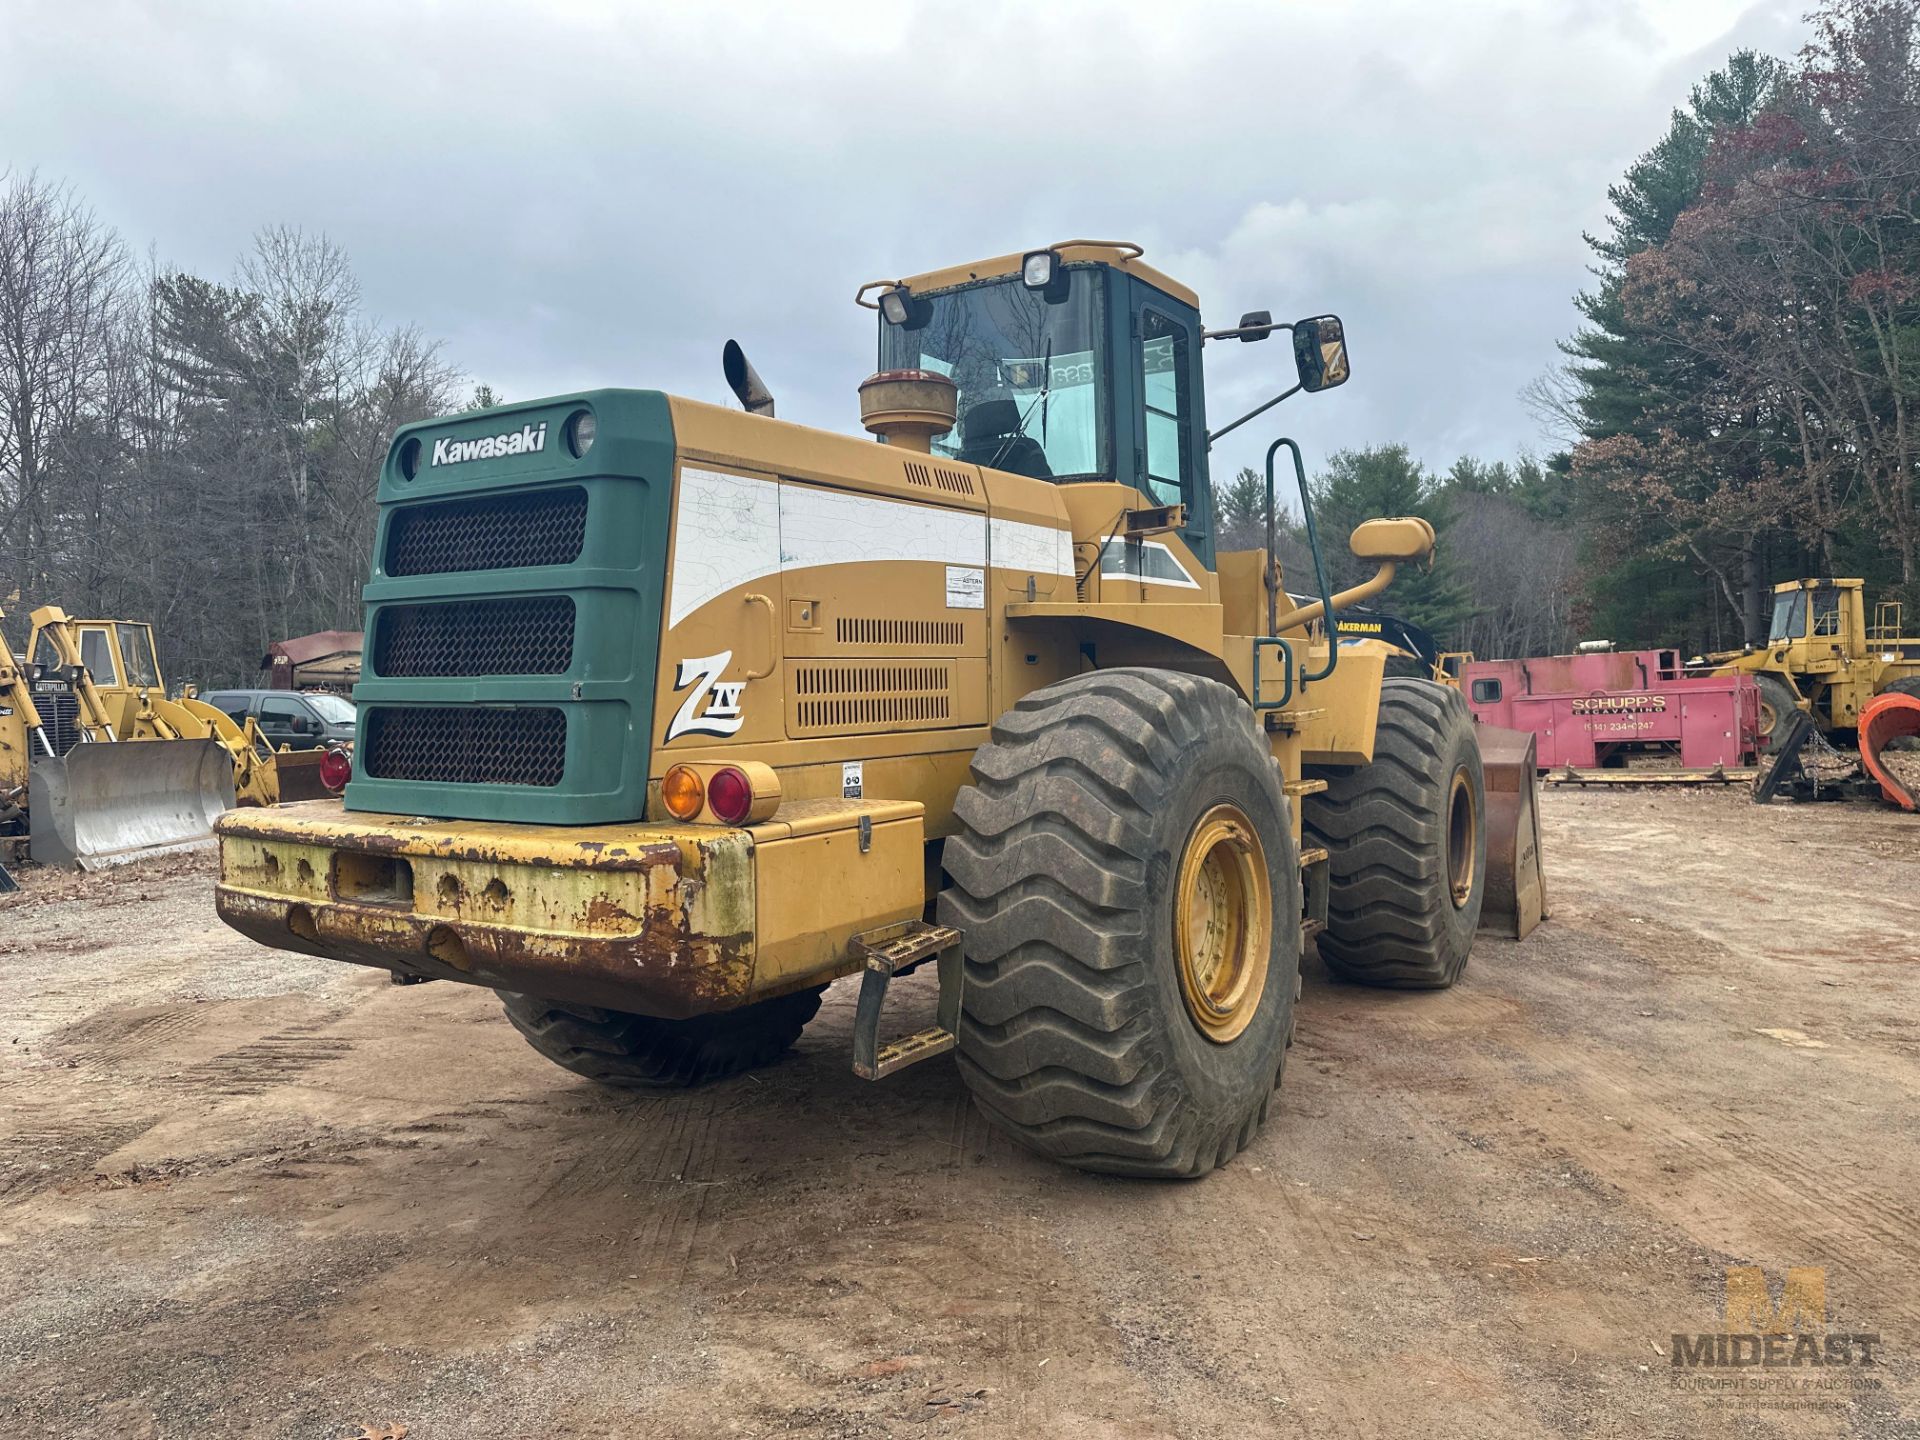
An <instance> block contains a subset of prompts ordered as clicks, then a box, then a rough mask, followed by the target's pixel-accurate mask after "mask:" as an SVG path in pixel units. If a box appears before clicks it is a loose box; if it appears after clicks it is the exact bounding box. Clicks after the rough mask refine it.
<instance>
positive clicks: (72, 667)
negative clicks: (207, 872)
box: [0, 606, 279, 869]
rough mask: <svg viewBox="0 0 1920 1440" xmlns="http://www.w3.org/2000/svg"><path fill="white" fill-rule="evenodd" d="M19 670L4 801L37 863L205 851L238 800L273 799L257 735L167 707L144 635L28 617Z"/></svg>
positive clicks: (9, 691)
mask: <svg viewBox="0 0 1920 1440" xmlns="http://www.w3.org/2000/svg"><path fill="white" fill-rule="evenodd" d="M29 618H30V621H31V624H32V630H31V632H30V634H29V637H28V641H27V647H26V651H25V657H26V658H25V659H24V661H20V662H16V661H14V660H13V659H12V657H11V654H10V653H9V655H8V658H7V660H6V662H5V666H4V669H3V670H0V695H4V697H5V703H4V704H0V712H4V713H0V793H6V794H11V795H12V796H13V797H14V803H13V814H12V821H13V825H14V828H15V829H25V830H26V832H27V834H28V837H29V853H30V856H31V858H32V859H33V860H35V861H36V862H38V863H40V864H45V865H62V866H79V867H81V868H83V869H94V868H98V867H99V866H102V865H108V864H114V863H118V862H120V861H123V860H131V859H136V858H139V857H142V856H146V855H153V854H158V853H165V852H168V851H173V850H181V849H190V848H196V847H204V846H208V845H211V844H212V843H213V821H214V819H215V818H216V817H217V816H218V815H219V814H220V813H221V812H222V811H223V810H227V809H230V808H231V807H232V806H233V805H234V804H235V803H236V800H238V801H240V802H242V803H246V804H255V805H271V804H274V803H276V801H277V800H278V798H279V776H278V774H277V773H276V772H277V765H276V757H273V756H270V755H269V754H267V752H266V750H265V747H264V746H262V745H261V744H260V741H259V736H258V735H257V734H256V733H252V732H251V731H249V730H247V729H243V728H242V727H240V726H237V725H235V724H234V722H233V721H232V720H231V719H229V718H228V717H227V716H226V715H225V714H223V713H221V712H220V711H218V710H216V709H214V708H213V707H212V706H210V705H206V704H203V703H202V702H200V701H198V700H195V699H193V698H191V697H182V698H180V699H168V698H167V695H166V686H165V682H164V680H163V679H162V677H161V675H160V671H159V667H158V665H157V663H156V661H155V657H154V649H153V635H152V631H151V630H150V629H149V627H148V626H146V625H144V624H141V623H138V622H134V621H127V620H73V619H70V618H69V617H68V616H67V614H66V612H65V611H63V610H61V609H60V608H59V607H58V606H44V607H42V608H40V609H38V610H35V611H34V612H33V613H32V615H31V616H30V617H29Z"/></svg>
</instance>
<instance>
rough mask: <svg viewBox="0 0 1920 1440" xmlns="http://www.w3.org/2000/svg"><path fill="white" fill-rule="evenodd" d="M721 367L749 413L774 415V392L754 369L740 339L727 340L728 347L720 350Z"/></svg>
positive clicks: (742, 405) (742, 406)
mask: <svg viewBox="0 0 1920 1440" xmlns="http://www.w3.org/2000/svg"><path fill="white" fill-rule="evenodd" d="M720 368H721V370H723V371H724V372H725V373H726V377H727V384H728V385H730V386H731V387H733V393H734V394H735V395H736V396H738V397H739V399H740V405H741V408H742V409H744V410H745V411H746V412H747V413H748V414H749V415H766V416H769V417H771V416H772V414H773V392H772V391H771V390H769V389H767V387H766V382H764V381H763V380H761V378H760V376H759V374H758V372H756V371H755V370H754V368H753V365H752V363H751V362H750V361H749V360H748V359H747V352H746V351H744V350H742V349H741V348H740V342H739V341H738V340H729V341H727V345H726V348H725V349H724V350H722V351H721V352H720Z"/></svg>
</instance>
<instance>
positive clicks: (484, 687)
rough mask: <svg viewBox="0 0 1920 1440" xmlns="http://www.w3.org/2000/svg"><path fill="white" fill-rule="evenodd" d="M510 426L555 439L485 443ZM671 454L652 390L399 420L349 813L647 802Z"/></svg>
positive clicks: (529, 818) (388, 472)
mask: <svg viewBox="0 0 1920 1440" xmlns="http://www.w3.org/2000/svg"><path fill="white" fill-rule="evenodd" d="M583 409H584V410H590V411H591V412H592V413H593V416H594V419H595V422H596V425H595V430H596V435H595V439H594V443H593V446H592V448H591V449H590V450H589V451H588V452H587V454H586V455H584V456H575V455H574V454H572V452H571V450H570V449H569V448H568V446H567V444H566V441H565V439H564V437H565V435H566V434H567V433H568V429H567V423H566V422H567V420H568V418H569V417H570V416H571V415H573V414H575V413H577V412H578V411H580V410H583ZM501 435H511V436H516V437H525V436H533V435H539V436H541V437H543V442H544V443H543V444H541V445H540V446H539V448H535V447H534V446H532V445H530V444H527V443H525V442H524V441H516V443H514V444H511V445H507V444H496V445H492V446H489V445H487V444H485V443H484V442H485V441H486V440H487V439H488V438H489V437H495V436H501ZM475 441H480V442H482V443H481V444H478V445H476V444H474V443H472V442H475ZM443 457H444V458H443ZM673 459H674V455H673V423H672V417H671V413H670V412H669V410H668V408H667V402H666V397H665V396H663V395H661V394H659V393H657V392H654V391H641V390H597V391H591V392H588V393H585V394H580V395H569V396H563V397H560V398H558V399H553V400H541V401H536V402H533V403H530V404H527V405H513V406H504V407H501V408H498V409H494V410H487V411H479V412H475V413H474V414H471V415H459V416H454V417H450V418H448V419H444V420H435V421H429V422H427V423H425V424H422V425H416V426H410V427H408V428H407V429H405V430H402V431H401V432H400V433H399V434H398V435H396V436H395V437H394V442H393V446H392V448H391V450H390V451H389V460H388V463H387V466H386V468H385V469H384V470H383V472H382V474H381V478H380V497H379V498H380V521H379V525H378V527H377V530H376V534H375V538H374V552H373V553H374V565H373V573H372V576H371V578H370V579H369V581H368V583H367V586H366V591H365V595H366V602H367V614H366V633H367V638H368V666H367V671H366V673H365V675H364V676H363V677H362V679H361V681H360V683H359V685H358V686H357V687H355V690H354V700H355V702H356V704H357V705H358V707H359V710H360V733H359V743H358V744H357V745H356V746H355V747H354V748H355V758H354V774H353V779H352V781H351V782H350V783H349V784H348V785H347V792H346V804H347V808H348V809H349V810H365V811H377V812H381V813H386V814H403V815H425V816H433V817H437V818H446V819H474V820H513V821H525V822H529V823H538V824H553V825H604V824H611V823H618V822H621V821H631V820H639V819H642V818H643V817H644V816H645V813H646V790H647V784H646V769H647V738H648V736H649V734H650V733H651V730H652V717H653V692H654V684H655V679H656V675H657V672H658V668H659V646H660V629H661V612H662V608H663V604H664V601H665V597H666V559H667V540H668V530H669V527H670V524H671V520H672V504H673Z"/></svg>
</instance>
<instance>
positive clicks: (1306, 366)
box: [856, 240, 1347, 567]
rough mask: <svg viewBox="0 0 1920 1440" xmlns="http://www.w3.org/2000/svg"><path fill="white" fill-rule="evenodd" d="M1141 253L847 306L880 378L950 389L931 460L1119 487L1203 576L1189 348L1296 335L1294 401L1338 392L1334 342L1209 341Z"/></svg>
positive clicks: (1327, 324)
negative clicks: (933, 382) (864, 315)
mask: <svg viewBox="0 0 1920 1440" xmlns="http://www.w3.org/2000/svg"><path fill="white" fill-rule="evenodd" d="M1142 253H1143V252H1142V251H1141V249H1140V247H1139V246H1138V245H1133V244H1128V243H1124V242H1123V243H1106V242H1096V241H1085V240H1074V241H1065V242H1062V243H1060V244H1058V245H1054V246H1050V247H1049V248H1047V249H1045V250H1035V251H1028V252H1026V253H1025V254H1019V255H1003V256H1000V257H998V258H997V259H993V260H985V261H980V262H978V263H975V264H972V265H965V266H957V267H954V268H952V269H948V270H941V271H934V272H930V273H928V274H925V275H919V276H914V277H911V278H909V279H905V280H885V281H874V282H871V283H870V284H868V285H865V286H862V287H861V291H860V294H859V295H858V296H856V299H858V300H859V302H860V303H861V304H863V305H867V306H869V307H870V308H873V309H877V310H878V311H879V312H880V346H879V374H878V375H877V376H876V377H875V378H876V379H880V378H882V377H888V376H901V375H910V374H913V373H916V372H918V373H921V374H926V375H927V376H928V378H929V379H931V377H932V376H935V375H937V376H944V377H946V378H947V379H948V380H950V381H951V382H952V383H953V386H954V389H955V391H956V399H955V415H956V417H957V418H956V423H955V424H954V425H953V428H952V429H951V430H949V431H947V432H946V433H944V434H939V435H935V436H934V437H933V439H932V442H931V444H932V450H933V453H934V454H936V455H944V456H948V457H951V458H953V459H955V460H959V461H961V462H964V463H967V464H975V465H981V466H985V467H987V468H989V469H994V470H1005V471H1010V472H1012V473H1014V474H1017V475H1026V476H1030V477H1032V478H1033V479H1036V480H1049V481H1053V482H1056V483H1060V484H1071V483H1075V482H1081V481H1091V480H1105V481H1118V482H1119V483H1121V484H1125V485H1131V486H1132V487H1133V488H1134V489H1136V490H1138V491H1140V492H1141V493H1142V494H1143V495H1145V496H1147V497H1148V498H1149V499H1150V500H1151V501H1152V502H1153V503H1154V504H1156V505H1165V506H1182V507H1184V517H1185V525H1184V526H1183V528H1182V533H1183V535H1184V537H1185V539H1186V541H1187V543H1188V545H1189V546H1190V547H1191V548H1192V549H1193V551H1194V552H1195V554H1196V555H1197V556H1199V557H1200V559H1201V561H1202V563H1204V564H1206V565H1208V566H1209V567H1211V566H1212V564H1213V513H1212V510H1213V505H1212V487H1211V485H1210V484H1209V483H1208V473H1207V446H1208V440H1209V437H1208V433H1207V416H1206V399H1205V390H1204V387H1203V384H1202V379H1201V369H1200V348H1201V345H1202V344H1203V343H1204V342H1205V341H1206V340H1209V339H1224V338H1233V339H1239V340H1242V341H1251V340H1262V339H1265V338H1266V337H1267V335H1268V334H1269V333H1271V332H1272V331H1274V330H1282V329H1284V330H1291V331H1293V332H1294V340H1295V351H1296V361H1297V364H1298V368H1299V372H1300V379H1299V383H1298V384H1296V385H1294V386H1293V387H1292V389H1290V390H1288V391H1287V392H1286V393H1287V394H1291V393H1293V390H1303V389H1304V390H1320V389H1329V388H1331V387H1332V386H1334V385H1338V384H1340V383H1341V382H1342V381H1344V380H1345V379H1346V377H1347V361H1346V350H1345V340H1344V336H1343V334H1342V332H1341V329H1340V323H1339V321H1338V320H1337V319H1335V318H1334V317H1332V316H1324V317H1321V318H1320V319H1318V320H1314V321H1301V322H1299V324H1297V325H1286V324H1280V325H1275V324H1274V323H1272V321H1271V320H1270V319H1269V318H1268V317H1267V316H1266V315H1265V314H1264V313H1261V314H1256V315H1249V316H1247V317H1245V318H1244V319H1243V320H1242V322H1241V325H1240V326H1239V327H1237V328H1235V329H1232V330H1223V331H1216V332H1208V331H1206V330H1204V329H1203V328H1202V326H1201V323H1200V310H1199V301H1198V298H1197V297H1196V296H1195V295H1194V293H1193V292H1192V291H1191V290H1189V289H1187V288H1186V287H1185V286H1184V285H1181V284H1180V283H1179V282H1178V281H1175V280H1172V279H1170V278H1168V277H1167V276H1165V275H1163V274H1161V273H1160V272H1159V271H1157V270H1155V269H1153V268H1152V267H1150V266H1148V265H1145V264H1142V263H1141V260H1140V256H1141V254H1142ZM869 291H878V292H879V298H878V299H877V300H868V299H866V298H865V297H866V295H867V293H868V292H869ZM929 372H930V373H929ZM1269 403H1272V402H1269ZM1260 408H1261V409H1263V410H1264V409H1265V408H1266V406H1262V407H1260ZM1256 413H1257V412H1256ZM1244 418H1251V417H1250V416H1249V417H1244ZM1235 423H1236V424H1237V423H1238V422H1235ZM1227 428H1232V427H1227ZM1215 433H1216V434H1219V433H1224V431H1221V432H1215Z"/></svg>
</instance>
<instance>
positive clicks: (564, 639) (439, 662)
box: [373, 595, 573, 676]
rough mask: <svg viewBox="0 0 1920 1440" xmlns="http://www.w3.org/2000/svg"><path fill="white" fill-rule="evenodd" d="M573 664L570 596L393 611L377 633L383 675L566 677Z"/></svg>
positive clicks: (383, 616)
mask: <svg viewBox="0 0 1920 1440" xmlns="http://www.w3.org/2000/svg"><path fill="white" fill-rule="evenodd" d="M572 664H573V601H572V599H571V598H570V597H568V596H565V595H531V596H518V595H516V596H512V597H508V598H505V599H499V600H457V601H452V602H450V603H447V604H438V605H389V606H387V607H386V608H385V609H383V610H382V611H381V612H380V618H379V621H378V625H377V628H376V629H375V632H374V642H373V671H374V674H376V675H388V676H438V675H563V674H565V673H566V671H567V669H568V667H569V666H571V665H572Z"/></svg>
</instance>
